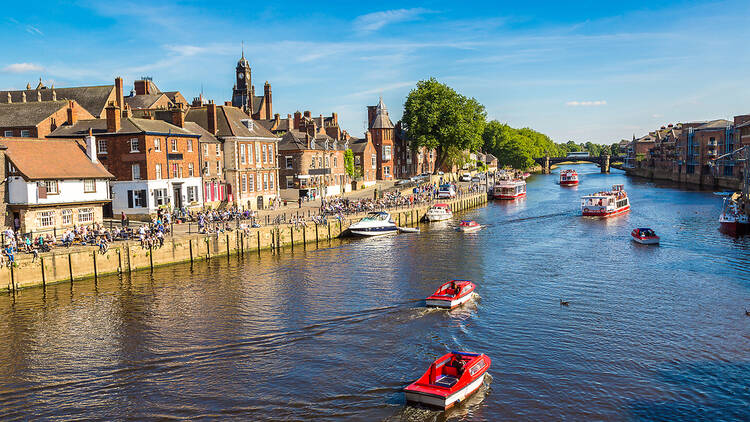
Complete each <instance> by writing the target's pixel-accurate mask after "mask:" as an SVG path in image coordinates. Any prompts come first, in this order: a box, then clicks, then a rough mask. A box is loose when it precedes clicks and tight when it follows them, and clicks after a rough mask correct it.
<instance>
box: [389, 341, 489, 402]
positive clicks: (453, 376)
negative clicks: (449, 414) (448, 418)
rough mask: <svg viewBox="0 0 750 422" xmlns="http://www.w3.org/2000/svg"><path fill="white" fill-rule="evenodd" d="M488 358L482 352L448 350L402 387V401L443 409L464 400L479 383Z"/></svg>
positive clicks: (485, 369) (487, 364)
mask: <svg viewBox="0 0 750 422" xmlns="http://www.w3.org/2000/svg"><path fill="white" fill-rule="evenodd" d="M490 363H492V361H491V360H490V358H489V357H488V356H487V355H485V354H483V353H468V352H450V353H448V354H447V355H444V356H441V357H440V358H439V359H438V360H436V361H435V362H433V363H432V365H430V369H428V370H427V372H425V374H424V375H422V377H420V378H419V379H418V380H416V381H415V382H413V383H412V384H410V385H409V386H408V387H406V388H405V389H404V391H405V393H406V401H407V402H414V403H422V404H425V405H428V406H433V407H437V408H440V409H443V410H446V409H449V408H451V407H453V406H454V405H456V404H458V403H460V402H462V401H464V400H465V399H466V398H467V397H469V396H470V395H472V394H473V393H474V392H476V391H477V390H478V389H479V387H481V386H482V382H483V381H484V376H485V374H487V370H488V369H489V368H490Z"/></svg>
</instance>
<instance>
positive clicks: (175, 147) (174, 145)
mask: <svg viewBox="0 0 750 422" xmlns="http://www.w3.org/2000/svg"><path fill="white" fill-rule="evenodd" d="M172 152H177V139H172Z"/></svg>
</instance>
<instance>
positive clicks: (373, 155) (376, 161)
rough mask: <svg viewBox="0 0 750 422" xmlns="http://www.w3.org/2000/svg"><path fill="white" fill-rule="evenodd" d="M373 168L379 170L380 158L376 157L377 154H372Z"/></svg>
mask: <svg viewBox="0 0 750 422" xmlns="http://www.w3.org/2000/svg"><path fill="white" fill-rule="evenodd" d="M371 158H372V168H378V157H376V156H375V154H372V157H371Z"/></svg>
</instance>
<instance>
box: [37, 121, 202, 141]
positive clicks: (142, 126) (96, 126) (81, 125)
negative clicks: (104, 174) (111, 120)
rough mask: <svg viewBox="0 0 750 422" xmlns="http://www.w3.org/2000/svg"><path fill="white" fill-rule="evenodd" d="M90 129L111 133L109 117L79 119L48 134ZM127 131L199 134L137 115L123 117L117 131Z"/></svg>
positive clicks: (72, 135)
mask: <svg viewBox="0 0 750 422" xmlns="http://www.w3.org/2000/svg"><path fill="white" fill-rule="evenodd" d="M89 129H91V131H92V132H93V134H94V135H103V134H109V132H107V119H90V120H79V121H77V122H76V123H75V124H74V125H72V126H61V127H59V128H57V129H56V130H55V131H54V132H52V133H51V134H49V135H47V136H48V137H50V138H80V137H83V136H86V135H87V134H88V132H89ZM126 133H133V134H135V133H158V134H165V135H166V134H171V135H175V136H179V135H187V136H191V137H197V135H198V134H195V133H193V132H191V131H189V130H187V129H184V128H181V127H177V126H175V125H173V124H171V123H167V122H165V121H163V120H151V119H138V118H135V117H127V118H123V119H122V121H121V125H120V130H119V131H117V134H126Z"/></svg>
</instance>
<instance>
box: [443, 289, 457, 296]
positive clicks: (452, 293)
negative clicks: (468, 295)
mask: <svg viewBox="0 0 750 422" xmlns="http://www.w3.org/2000/svg"><path fill="white" fill-rule="evenodd" d="M444 293H445V294H446V295H448V296H453V295H454V294H456V292H455V291H454V290H453V289H445V291H444Z"/></svg>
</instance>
